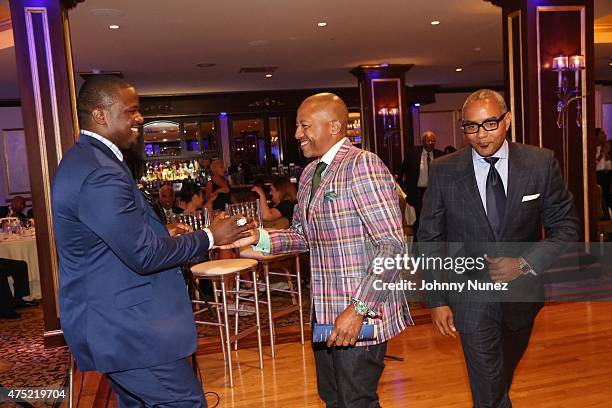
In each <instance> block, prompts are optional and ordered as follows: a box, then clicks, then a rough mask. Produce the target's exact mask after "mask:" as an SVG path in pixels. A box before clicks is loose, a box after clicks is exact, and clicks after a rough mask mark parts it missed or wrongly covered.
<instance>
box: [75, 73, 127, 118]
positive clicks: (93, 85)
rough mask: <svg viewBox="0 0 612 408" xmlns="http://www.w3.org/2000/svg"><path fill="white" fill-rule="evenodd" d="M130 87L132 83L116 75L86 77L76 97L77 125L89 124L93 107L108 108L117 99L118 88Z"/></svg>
mask: <svg viewBox="0 0 612 408" xmlns="http://www.w3.org/2000/svg"><path fill="white" fill-rule="evenodd" d="M130 87H132V84H130V83H129V82H128V81H126V80H125V79H123V78H121V77H119V76H117V75H92V76H91V77H89V78H87V79H86V80H85V82H84V83H83V85H81V89H80V90H79V96H78V98H77V114H78V117H79V126H80V127H81V128H84V127H87V126H89V124H90V121H91V112H93V110H94V109H96V108H109V107H110V106H112V105H113V104H114V103H115V102H117V101H118V97H119V90H120V89H125V88H130Z"/></svg>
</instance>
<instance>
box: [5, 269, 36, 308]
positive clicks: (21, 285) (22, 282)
mask: <svg viewBox="0 0 612 408" xmlns="http://www.w3.org/2000/svg"><path fill="white" fill-rule="evenodd" d="M9 276H10V277H12V278H13V287H14V288H15V294H14V295H13V293H12V292H11V288H10V287H9V284H8V278H9ZM29 295H30V283H29V278H28V264H27V263H26V262H24V261H16V260H13V259H5V258H0V317H3V318H5V319H18V318H19V317H20V315H19V313H17V312H16V311H15V309H17V308H21V307H31V306H36V305H38V302H35V301H28V300H25V299H24V297H25V296H29Z"/></svg>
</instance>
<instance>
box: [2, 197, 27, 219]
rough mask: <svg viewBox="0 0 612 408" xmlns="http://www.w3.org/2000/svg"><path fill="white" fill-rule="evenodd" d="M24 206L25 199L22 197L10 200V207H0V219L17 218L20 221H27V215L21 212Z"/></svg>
mask: <svg viewBox="0 0 612 408" xmlns="http://www.w3.org/2000/svg"><path fill="white" fill-rule="evenodd" d="M25 206H26V202H25V198H23V197H22V196H15V197H13V199H12V200H11V204H10V205H7V206H4V207H0V218H5V217H17V218H19V219H20V220H21V221H25V220H27V219H28V217H27V215H26V214H25V213H24V212H23V210H24V209H25Z"/></svg>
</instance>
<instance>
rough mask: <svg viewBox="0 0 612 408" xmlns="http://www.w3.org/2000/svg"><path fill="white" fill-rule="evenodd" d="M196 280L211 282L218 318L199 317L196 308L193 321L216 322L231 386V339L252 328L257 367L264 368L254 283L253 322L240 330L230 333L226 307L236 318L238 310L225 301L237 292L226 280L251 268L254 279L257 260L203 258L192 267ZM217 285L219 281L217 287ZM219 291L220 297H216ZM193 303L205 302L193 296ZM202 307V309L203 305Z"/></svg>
mask: <svg viewBox="0 0 612 408" xmlns="http://www.w3.org/2000/svg"><path fill="white" fill-rule="evenodd" d="M191 272H193V275H194V277H195V278H196V280H199V279H209V280H211V281H212V283H213V294H214V301H213V302H208V304H209V305H210V306H211V307H214V308H215V309H216V311H217V322H207V321H203V320H198V316H200V315H201V312H202V311H203V310H196V312H195V313H194V317H195V321H196V324H201V325H208V326H218V327H219V334H220V336H221V345H222V348H223V358H224V361H225V362H226V364H227V367H228V373H229V382H230V387H233V386H234V378H233V369H232V354H231V352H230V350H231V344H232V342H233V341H238V339H241V338H243V337H246V336H248V335H250V334H251V333H253V332H257V347H258V351H259V368H260V369H263V353H262V345H261V322H260V319H259V298H258V294H257V290H256V287H255V286H254V289H253V298H254V303H255V318H256V325H255V326H253V327H249V328H248V329H245V330H243V331H241V332H236V333H234V335H232V336H230V323H229V314H228V312H229V311H234V312H235V318H236V320H237V319H238V313H239V312H238V310H234V308H233V307H232V306H230V305H229V304H228V301H227V294H228V293H236V297H238V293H237V292H238V290H237V289H238V288H236V290H228V289H227V284H228V282H230V281H231V280H232V279H237V277H238V276H240V274H241V273H244V272H250V273H251V275H252V279H253V281H255V282H257V261H254V260H252V259H221V260H217V261H209V262H202V263H199V264H197V265H194V266H192V267H191ZM217 285H220V287H221V288H220V289H219V287H218V286H217ZM219 295H221V299H219ZM193 303H194V304H196V305H198V306H199V305H202V304H204V303H205V302H203V301H201V300H193ZM220 309H222V310H223V319H221V310H220ZM204 310H205V309H204Z"/></svg>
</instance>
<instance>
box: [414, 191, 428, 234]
mask: <svg viewBox="0 0 612 408" xmlns="http://www.w3.org/2000/svg"><path fill="white" fill-rule="evenodd" d="M425 190H426V188H425V187H417V188H416V194H415V196H414V199H413V200H412V201H413V202H414V214H415V215H416V221H415V222H414V224H412V231H413V232H414V237H415V239H416V233H417V231H418V230H419V217H420V216H421V209H422V208H423V196H424V195H425Z"/></svg>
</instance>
